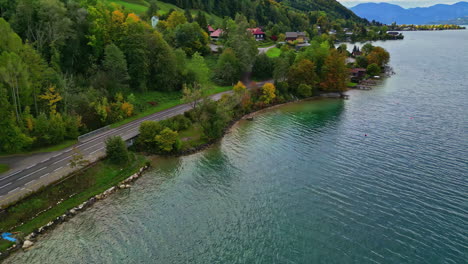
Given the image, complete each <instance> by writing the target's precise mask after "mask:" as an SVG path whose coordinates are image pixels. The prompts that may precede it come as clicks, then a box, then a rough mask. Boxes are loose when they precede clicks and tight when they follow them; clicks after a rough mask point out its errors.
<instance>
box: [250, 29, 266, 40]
mask: <svg viewBox="0 0 468 264" xmlns="http://www.w3.org/2000/svg"><path fill="white" fill-rule="evenodd" d="M247 31H249V32H250V33H252V35H253V36H254V38H255V40H256V41H262V40H265V39H266V33H265V32H263V31H262V29H261V28H259V27H257V28H248V29H247Z"/></svg>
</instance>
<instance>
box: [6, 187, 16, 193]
mask: <svg viewBox="0 0 468 264" xmlns="http://www.w3.org/2000/svg"><path fill="white" fill-rule="evenodd" d="M18 189H19V187H16V188H15V189H13V190H11V191H9V192H8V194H10V193H12V192H14V191H16V190H18Z"/></svg>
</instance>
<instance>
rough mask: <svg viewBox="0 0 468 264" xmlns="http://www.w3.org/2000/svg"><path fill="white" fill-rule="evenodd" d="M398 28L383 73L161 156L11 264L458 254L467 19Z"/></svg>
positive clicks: (467, 243) (467, 184)
mask: <svg viewBox="0 0 468 264" xmlns="http://www.w3.org/2000/svg"><path fill="white" fill-rule="evenodd" d="M405 35H406V39H405V40H404V41H393V42H382V43H378V44H379V45H382V46H384V47H385V48H387V49H388V50H389V51H390V52H391V54H392V62H391V64H392V66H393V68H394V70H395V72H396V73H397V74H396V75H395V76H393V77H392V78H390V79H388V80H386V81H385V82H384V83H383V84H382V85H381V86H379V87H377V88H375V89H374V90H372V91H352V92H350V95H351V98H350V100H347V101H341V100H320V101H312V102H304V103H298V104H292V105H288V106H284V107H280V108H276V109H273V110H270V111H266V112H263V113H261V114H259V115H258V116H257V117H256V119H255V121H254V122H242V123H240V124H239V125H237V126H235V127H234V128H233V130H232V132H231V133H229V134H228V135H227V136H226V137H225V138H224V139H223V140H222V142H221V143H220V144H218V145H216V146H214V147H213V148H211V149H209V150H207V151H204V152H201V153H198V154H195V155H192V156H188V157H184V158H179V159H169V160H158V163H159V164H160V165H159V166H157V167H156V168H155V169H154V170H153V171H152V172H150V173H148V174H146V175H145V177H143V178H142V179H141V180H139V181H138V182H137V183H136V184H135V185H134V187H133V188H132V189H130V190H125V191H122V192H119V193H118V194H116V195H114V196H112V198H110V199H108V200H106V201H103V202H100V203H98V204H97V205H96V206H94V207H93V208H92V209H90V210H88V211H86V212H85V213H83V214H80V215H78V216H77V217H76V218H74V219H72V220H71V221H69V222H68V223H65V224H63V225H61V226H59V227H58V228H57V229H56V230H54V231H53V232H51V233H50V234H49V235H47V236H45V237H44V238H43V239H42V240H41V241H40V242H39V243H37V244H36V246H35V248H33V249H32V250H30V251H28V252H26V253H19V254H16V255H14V256H13V257H12V258H9V259H8V261H7V263H466V262H467V259H468V231H467V226H468V181H467V175H468V153H467V149H468V117H467V116H468V115H467V114H468V105H467V104H468V90H467V89H468V85H467V83H468V48H467V46H466V41H467V40H468V31H445V32H407V33H405ZM366 134H367V136H365V135H366Z"/></svg>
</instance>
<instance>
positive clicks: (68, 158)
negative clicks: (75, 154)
mask: <svg viewBox="0 0 468 264" xmlns="http://www.w3.org/2000/svg"><path fill="white" fill-rule="evenodd" d="M69 158H71V156H68V157H66V158H63V159H61V160H59V161H56V162H54V163H52V165H55V164H57V163H59V162H61V161H64V160H66V159H69Z"/></svg>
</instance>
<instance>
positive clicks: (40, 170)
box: [0, 83, 262, 208]
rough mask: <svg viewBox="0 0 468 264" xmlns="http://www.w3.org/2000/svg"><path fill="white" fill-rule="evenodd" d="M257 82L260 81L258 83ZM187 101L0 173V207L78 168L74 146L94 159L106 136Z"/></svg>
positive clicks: (123, 133)
mask: <svg viewBox="0 0 468 264" xmlns="http://www.w3.org/2000/svg"><path fill="white" fill-rule="evenodd" d="M258 85H262V83H259V84H258ZM230 92H231V91H227V92H223V93H218V94H215V95H212V96H211V97H210V98H211V99H213V100H219V99H220V98H221V96H222V95H223V94H227V93H230ZM191 108H192V107H191V106H190V104H181V105H178V106H175V107H172V108H169V109H166V110H163V111H161V112H158V113H155V114H152V115H149V116H146V117H143V118H141V119H137V120H135V121H132V122H130V123H128V124H125V125H123V126H120V127H117V128H113V129H110V130H107V131H105V132H102V133H100V134H97V135H96V136H94V137H91V138H89V139H87V140H86V141H85V142H81V143H78V144H76V145H75V146H73V147H70V148H68V149H66V150H63V151H61V152H60V153H58V154H55V155H54V156H47V155H43V157H44V159H43V160H41V161H39V162H36V163H34V164H31V165H30V166H29V167H26V168H23V169H21V170H19V171H16V172H12V173H10V174H7V175H5V176H0V208H1V207H4V206H6V205H8V204H11V203H13V202H15V201H17V200H19V199H20V198H21V197H24V196H25V195H27V194H28V193H31V192H34V191H37V190H38V189H39V188H41V187H43V186H46V185H48V184H50V183H52V182H55V181H57V180H59V179H61V178H62V177H64V176H66V175H68V174H69V173H71V172H73V171H75V170H77V169H78V168H75V169H72V168H71V167H70V160H71V159H72V156H73V154H74V153H73V151H72V150H73V148H76V149H77V150H79V152H80V153H81V154H83V156H84V159H86V160H90V161H95V160H97V159H99V158H101V157H103V156H104V155H105V140H106V139H107V138H108V137H111V136H120V137H122V139H124V140H129V139H132V138H134V137H136V136H137V135H138V133H139V127H140V124H141V123H142V122H144V121H160V120H164V119H167V118H171V117H173V116H176V115H180V114H183V113H185V112H186V111H188V110H190V109H191Z"/></svg>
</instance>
